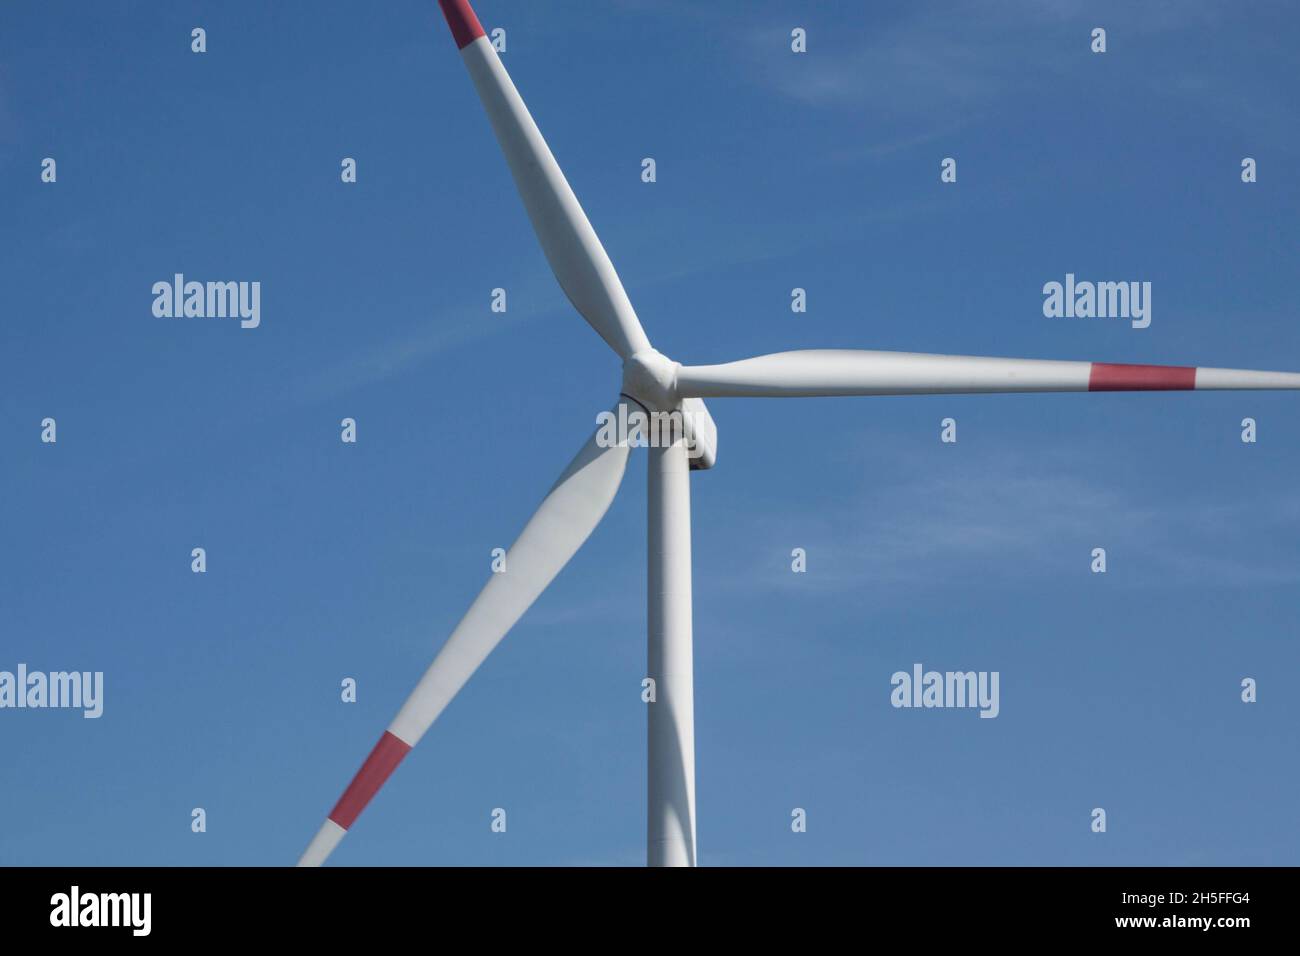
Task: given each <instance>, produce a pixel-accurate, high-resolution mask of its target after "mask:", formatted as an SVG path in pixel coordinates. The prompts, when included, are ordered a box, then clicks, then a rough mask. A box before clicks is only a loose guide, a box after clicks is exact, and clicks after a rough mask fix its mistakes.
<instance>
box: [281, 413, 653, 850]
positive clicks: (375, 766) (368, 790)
mask: <svg viewBox="0 0 1300 956" xmlns="http://www.w3.org/2000/svg"><path fill="white" fill-rule="evenodd" d="M615 414H616V415H617V408H615ZM599 434H600V430H599V429H598V430H597V431H596V433H595V434H593V435H592V437H591V438H590V439H589V440H588V441H587V444H586V445H584V446H583V447H582V449H581V450H580V451H579V452H578V454H577V456H576V457H575V458H574V459H573V461H572V462H570V463H569V467H568V468H566V469H565V470H564V473H563V474H562V475H561V476H560V479H559V481H557V482H556V483H555V485H554V487H552V488H551V490H550V493H549V494H547V496H546V499H545V500H544V501H543V502H542V504H541V506H540V507H539V508H538V509H537V511H536V513H535V514H534V515H533V516H532V518H531V519H529V521H528V524H527V525H526V526H525V527H524V530H523V531H522V532H521V533H520V535H519V538H518V540H516V541H515V543H514V545H512V546H511V548H510V550H509V551H508V552H506V556H505V569H504V570H503V571H501V572H499V573H495V574H493V575H492V577H491V579H490V580H489V581H488V583H487V585H486V586H485V587H484V588H483V590H482V591H480V592H479V596H478V597H477V598H475V599H474V603H473V604H472V605H470V609H469V611H468V612H467V613H466V614H465V617H464V618H462V619H461V622H460V623H459V624H458V625H456V629H455V630H454V631H452V633H451V637H449V638H447V642H446V643H445V644H443V646H442V650H440V651H439V652H438V656H437V657H435V658H434V661H433V663H432V664H431V665H430V666H429V669H428V670H427V671H426V672H425V674H424V677H423V678H422V679H421V680H420V683H419V684H417V685H416V688H415V690H414V691H413V692H412V693H411V696H410V697H408V698H407V699H406V703H405V704H403V705H402V709H401V710H400V711H399V712H398V714H397V717H396V718H395V719H394V720H393V722H392V723H391V724H390V725H389V726H388V730H386V731H385V732H384V735H383V736H382V737H380V738H379V743H378V744H376V745H375V748H374V750H372V751H371V753H370V756H369V757H367V758H366V762H365V763H364V764H363V765H362V766H361V770H360V771H358V772H357V775H356V776H355V777H354V778H353V779H352V783H351V784H349V786H348V788H347V790H345V791H344V793H343V796H342V797H341V798H340V799H339V802H338V803H337V804H335V806H334V809H333V810H332V811H331V812H330V815H329V817H328V819H326V821H325V825H324V826H322V827H321V829H320V832H318V833H317V834H316V836H315V838H314V839H313V840H312V841H311V844H310V845H309V846H308V847H307V850H306V852H305V853H303V855H302V858H301V859H300V860H299V861H298V865H299V866H319V865H320V864H321V863H323V862H325V858H326V857H328V856H329V854H330V853H331V852H332V851H333V849H334V847H336V846H337V845H338V843H339V841H340V840H342V839H343V834H344V833H346V832H347V830H348V828H349V827H351V826H352V823H353V821H354V820H356V818H357V816H358V815H359V814H360V813H361V811H362V810H363V809H364V808H365V806H366V804H367V803H369V802H370V799H371V798H372V797H373V796H374V795H375V793H376V792H378V790H379V788H380V787H381V786H383V783H384V781H385V780H387V779H388V776H389V774H391V773H392V772H393V770H394V769H395V768H396V767H397V765H398V764H399V763H400V762H401V761H402V758H403V757H405V756H406V754H407V753H408V752H409V751H410V749H411V748H412V747H414V746H415V745H416V744H417V743H418V742H419V740H420V738H421V737H422V736H424V732H425V731H426V730H428V729H429V726H430V725H431V724H432V723H433V722H434V720H436V719H437V717H438V715H439V714H441V713H442V711H443V709H444V708H445V707H446V706H447V704H448V703H450V701H451V699H452V698H453V697H455V696H456V694H457V692H459V691H460V689H461V688H462V687H463V686H465V682H466V681H468V680H469V678H470V675H472V674H473V673H474V671H476V670H477V669H478V667H479V665H480V664H482V663H483V661H484V659H485V658H486V657H487V656H488V654H489V653H491V651H492V649H493V648H494V647H496V646H497V644H499V643H500V642H501V639H502V638H503V637H505V636H506V632H507V631H509V630H510V628H511V627H513V626H514V624H515V622H516V621H518V620H519V618H520V617H521V616H522V615H523V613H524V611H526V610H528V608H529V607H530V606H531V605H532V603H533V602H534V601H535V600H537V597H538V595H540V594H541V593H542V591H544V590H545V589H546V586H547V585H548V584H550V583H551V581H552V580H553V579H554V578H555V576H556V575H557V574H559V573H560V570H561V569H562V568H563V567H564V566H565V565H566V564H568V563H569V559H570V558H572V557H573V555H574V554H575V553H577V550H578V548H580V547H581V546H582V543H583V542H584V541H586V540H587V538H588V536H589V535H590V534H591V532H592V531H593V530H595V527H596V525H598V524H599V523H600V519H601V518H603V517H604V516H605V512H606V511H608V510H609V506H610V503H611V502H612V501H613V500H614V495H615V494H616V493H617V492H618V487H619V485H620V484H621V483H622V481H623V471H624V468H625V467H626V466H627V457H628V447H627V445H626V444H623V445H611V446H609V447H602V446H601V444H599V443H598V441H597V436H598V435H599Z"/></svg>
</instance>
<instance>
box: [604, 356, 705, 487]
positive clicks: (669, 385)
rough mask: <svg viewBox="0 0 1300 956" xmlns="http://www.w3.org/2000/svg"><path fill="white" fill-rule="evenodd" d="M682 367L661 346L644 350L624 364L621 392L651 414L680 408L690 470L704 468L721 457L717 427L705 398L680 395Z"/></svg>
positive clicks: (674, 410)
mask: <svg viewBox="0 0 1300 956" xmlns="http://www.w3.org/2000/svg"><path fill="white" fill-rule="evenodd" d="M680 368H681V364H680V363H678V362H674V361H673V360H672V359H670V358H669V357H668V356H666V355H664V354H663V353H662V352H660V351H659V350H658V349H655V348H648V349H642V350H641V351H639V352H636V353H634V354H633V355H631V356H629V357H628V359H627V360H626V361H625V362H624V363H623V387H622V393H623V394H624V395H626V396H627V397H628V398H630V399H632V400H633V401H634V402H636V403H637V404H638V405H640V406H641V407H642V408H644V409H645V410H646V411H647V412H649V413H651V414H655V413H672V412H677V411H680V412H681V416H682V432H683V435H684V438H685V441H686V450H687V453H688V457H689V459H690V465H691V470H692V471H704V470H705V469H708V468H712V467H713V466H714V464H715V463H716V462H717V460H718V426H717V425H716V424H714V421H713V416H712V415H710V414H709V409H708V407H707V406H706V405H705V404H704V401H703V399H699V398H682V397H681V396H680V395H679V394H678V391H677V370H678V369H680Z"/></svg>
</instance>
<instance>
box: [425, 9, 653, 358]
mask: <svg viewBox="0 0 1300 956" xmlns="http://www.w3.org/2000/svg"><path fill="white" fill-rule="evenodd" d="M438 3H439V4H440V5H441V7H442V12H443V15H444V16H446V18H447V25H448V26H450V27H451V33H452V36H453V38H455V40H456V45H457V46H459V47H460V54H461V58H462V59H463V60H464V61H465V67H466V69H468V70H469V76H470V79H471V80H473V82H474V88H475V89H476V90H478V95H479V99H481V100H482V101H483V108H484V109H485V110H487V115H488V120H489V121H490V122H491V123H492V129H493V131H495V133H496V136H497V142H498V143H500V144H501V151H502V152H503V153H505V157H506V162H507V163H508V164H509V166H510V172H511V174H513V176H514V178H515V186H516V187H518V189H519V195H520V197H521V198H522V199H523V201H524V208H525V209H526V210H527V211H528V218H529V219H531V220H532V223H533V230H534V231H535V232H536V233H537V238H538V239H539V240H541V244H542V251H543V252H544V253H546V260H547V261H548V262H549V263H550V264H551V270H552V271H553V272H554V273H555V278H556V279H558V280H559V282H560V288H562V289H563V290H564V294H565V295H567V296H568V297H569V301H570V302H572V303H573V307H574V308H575V309H577V310H578V312H580V313H581V314H582V316H583V318H585V319H586V320H587V321H588V322H589V323H590V324H591V327H592V328H594V329H595V330H596V331H597V332H598V333H600V337H601V338H603V339H604V340H605V341H606V342H608V343H609V346H610V348H612V349H613V350H614V351H615V352H617V353H618V355H619V357H620V358H623V359H626V358H628V357H629V356H631V355H632V354H633V353H635V352H640V351H643V350H644V349H648V348H649V347H650V341H649V340H648V339H647V338H646V334H645V331H644V330H643V329H642V328H641V322H640V320H639V319H637V317H636V312H634V311H633V309H632V303H631V302H629V301H628V298H627V293H626V292H624V291H623V284H622V283H621V282H619V279H618V273H616V272H615V271H614V264H613V263H612V262H610V261H609V256H608V255H606V253H605V247H604V246H602V245H601V244H600V239H599V238H598V237H597V236H596V231H595V230H594V229H592V228H591V223H590V222H588V221H587V214H586V213H584V212H583V211H582V206H580V205H578V198H577V197H576V196H574V195H573V190H572V189H570V188H569V183H568V180H566V179H565V178H564V173H563V172H562V171H561V169H560V165H559V163H557V162H556V161H555V157H554V156H552V155H551V150H550V148H549V147H548V146H547V145H546V140H544V139H543V138H542V134H541V131H540V130H538V128H537V124H536V123H534V122H533V118H532V116H531V115H530V114H529V112H528V107H527V106H525V105H524V101H523V99H522V98H521V97H520V96H519V92H518V91H517V90H516V89H515V85H514V83H512V82H511V81H510V75H509V74H508V73H506V68H505V67H504V66H502V65H501V58H500V57H499V56H497V51H496V50H495V49H494V48H493V46H492V43H491V41H489V40H488V38H487V37H486V36H484V34H483V27H482V26H480V25H479V22H478V17H476V16H475V15H474V11H473V9H471V7H470V5H469V2H468V0H438Z"/></svg>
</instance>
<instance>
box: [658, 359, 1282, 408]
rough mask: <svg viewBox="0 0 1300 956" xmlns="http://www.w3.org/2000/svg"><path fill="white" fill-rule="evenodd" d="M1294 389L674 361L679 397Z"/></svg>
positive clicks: (1049, 366)
mask: <svg viewBox="0 0 1300 956" xmlns="http://www.w3.org/2000/svg"><path fill="white" fill-rule="evenodd" d="M1265 388H1278V389H1284V388H1300V373H1296V372H1253V371H1247V370H1243V369H1229V368H1194V367H1189V366H1176V365H1111V364H1107V363H1104V362H1057V361H1052V360H1048V359H1010V358H985V357H983V356H974V355H926V354H923V353H920V352H868V351H859V350H852V349H823V350H816V351H806V352H778V353H776V354H774V355H760V356H758V357H757V358H751V359H743V360H742V361H739V362H728V363H727V364H725V365H697V366H689V365H686V366H681V367H679V368H678V369H677V391H678V393H679V394H680V395H682V396H691V397H696V398H721V397H727V396H754V397H765V398H782V397H791V398H793V397H801V396H816V395H945V394H952V393H961V392H1128V391H1165V390H1171V389H1265Z"/></svg>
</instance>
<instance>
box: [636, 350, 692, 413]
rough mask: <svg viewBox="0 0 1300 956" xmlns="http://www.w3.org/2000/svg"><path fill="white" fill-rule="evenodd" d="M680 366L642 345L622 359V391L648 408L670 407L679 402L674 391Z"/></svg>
mask: <svg viewBox="0 0 1300 956" xmlns="http://www.w3.org/2000/svg"><path fill="white" fill-rule="evenodd" d="M680 367H681V366H680V365H679V363H677V362H674V361H673V360H672V359H670V358H669V357H668V356H666V355H664V354H663V353H662V352H659V351H658V350H656V349H652V348H651V349H642V350H641V351H640V352H636V353H634V354H633V355H632V356H630V357H629V358H628V359H627V361H625V362H624V363H623V394H625V395H627V396H629V397H630V398H634V399H636V400H637V401H638V402H640V403H641V404H642V405H644V406H645V407H646V408H648V409H649V410H650V411H656V412H666V411H671V410H672V409H674V408H676V407H677V406H678V404H679V403H680V398H679V397H678V395H677V369H678V368H680Z"/></svg>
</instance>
